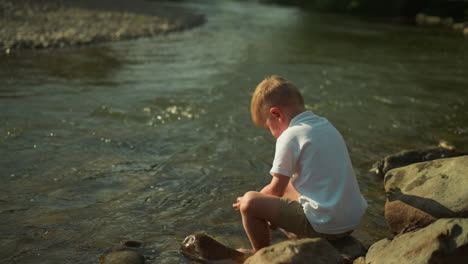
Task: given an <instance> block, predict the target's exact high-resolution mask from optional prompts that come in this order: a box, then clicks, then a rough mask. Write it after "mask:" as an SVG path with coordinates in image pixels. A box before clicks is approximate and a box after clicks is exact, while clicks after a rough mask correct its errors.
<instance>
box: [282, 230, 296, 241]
mask: <svg viewBox="0 0 468 264" xmlns="http://www.w3.org/2000/svg"><path fill="white" fill-rule="evenodd" d="M278 230H279V231H280V232H281V233H283V235H285V236H286V237H287V238H289V239H296V238H297V236H296V234H294V233H291V232H288V231H286V230H284V229H283V228H278Z"/></svg>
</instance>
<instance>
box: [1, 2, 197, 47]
mask: <svg viewBox="0 0 468 264" xmlns="http://www.w3.org/2000/svg"><path fill="white" fill-rule="evenodd" d="M128 2H129V1H124V0H117V1H108V0H103V1H88V0H81V1H73V0H61V1H58V0H41V1H32V0H0V24H1V25H2V27H0V54H7V55H8V54H10V53H12V52H14V51H15V50H20V49H39V48H60V47H65V46H75V45H85V44H91V43H96V42H104V41H116V40H122V39H131V38H137V37H147V36H155V35H159V34H165V33H168V32H173V31H179V30H183V29H187V28H191V27H195V26H198V25H201V24H203V23H204V17H203V16H202V15H198V14H193V13H191V12H190V11H188V10H182V9H178V8H174V7H170V6H165V5H164V4H161V3H159V2H152V1H143V0H138V1H132V3H128Z"/></svg>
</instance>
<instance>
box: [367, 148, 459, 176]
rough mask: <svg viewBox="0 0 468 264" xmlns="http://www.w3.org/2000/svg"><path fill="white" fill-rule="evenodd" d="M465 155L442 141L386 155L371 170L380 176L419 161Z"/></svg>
mask: <svg viewBox="0 0 468 264" xmlns="http://www.w3.org/2000/svg"><path fill="white" fill-rule="evenodd" d="M461 155H464V154H463V153H459V152H457V151H455V149H454V147H453V146H450V147H449V146H448V145H447V143H444V142H441V144H440V146H439V147H432V148H424V149H411V150H403V151H401V152H398V153H396V154H393V155H389V156H386V157H385V158H384V159H382V160H380V161H377V162H375V163H374V165H372V169H370V171H371V172H374V173H375V174H377V175H379V176H384V175H385V174H386V173H387V172H388V171H389V170H391V169H394V168H399V167H403V166H407V165H410V164H413V163H417V162H423V161H430V160H435V159H442V158H450V157H457V156H461Z"/></svg>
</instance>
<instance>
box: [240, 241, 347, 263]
mask: <svg viewBox="0 0 468 264" xmlns="http://www.w3.org/2000/svg"><path fill="white" fill-rule="evenodd" d="M244 263H245V264H280V263H281V264H319V263H323V264H335V263H345V259H344V258H343V257H342V256H341V255H340V252H338V250H336V249H335V248H334V247H333V246H332V245H331V244H330V243H329V242H328V241H327V240H326V239H323V238H304V239H298V240H296V239H290V240H286V241H283V242H280V243H277V244H274V245H272V246H269V247H266V248H262V249H261V250H259V251H258V252H257V253H255V255H253V256H251V257H250V258H248V259H247V260H246V261H245V262H244Z"/></svg>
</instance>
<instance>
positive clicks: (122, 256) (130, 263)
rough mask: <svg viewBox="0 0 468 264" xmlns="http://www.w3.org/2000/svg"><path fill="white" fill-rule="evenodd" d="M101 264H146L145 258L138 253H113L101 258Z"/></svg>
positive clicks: (126, 251) (128, 251)
mask: <svg viewBox="0 0 468 264" xmlns="http://www.w3.org/2000/svg"><path fill="white" fill-rule="evenodd" d="M99 263H100V264H144V263H145V258H144V257H143V255H141V254H140V253H138V252H135V251H130V250H124V251H113V252H110V253H107V254H105V255H102V256H101V257H99Z"/></svg>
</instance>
